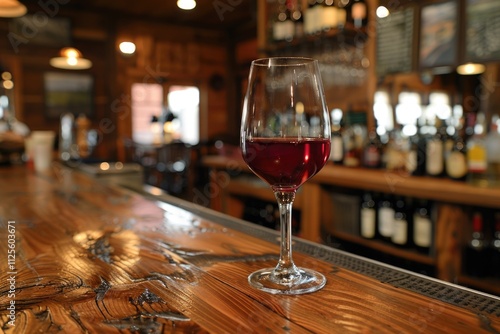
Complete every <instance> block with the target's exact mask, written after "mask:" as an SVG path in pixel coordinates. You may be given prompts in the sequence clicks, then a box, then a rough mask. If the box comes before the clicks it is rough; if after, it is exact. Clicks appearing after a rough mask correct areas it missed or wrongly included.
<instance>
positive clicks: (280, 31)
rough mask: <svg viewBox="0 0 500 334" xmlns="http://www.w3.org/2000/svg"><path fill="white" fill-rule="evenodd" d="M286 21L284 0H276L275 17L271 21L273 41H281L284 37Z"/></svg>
mask: <svg viewBox="0 0 500 334" xmlns="http://www.w3.org/2000/svg"><path fill="white" fill-rule="evenodd" d="M285 21H286V0H278V8H277V12H276V17H275V19H274V22H273V39H274V40H275V41H282V40H283V39H285V37H284V36H285V26H284V22H285Z"/></svg>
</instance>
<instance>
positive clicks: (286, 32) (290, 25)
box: [283, 0, 295, 42]
mask: <svg viewBox="0 0 500 334" xmlns="http://www.w3.org/2000/svg"><path fill="white" fill-rule="evenodd" d="M283 18H284V21H283V39H284V40H285V41H287V42H291V41H292V40H293V38H294V37H295V24H294V21H293V19H292V1H291V0H286V3H285V15H284V16H283Z"/></svg>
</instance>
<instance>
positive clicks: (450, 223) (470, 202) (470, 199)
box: [203, 156, 500, 294]
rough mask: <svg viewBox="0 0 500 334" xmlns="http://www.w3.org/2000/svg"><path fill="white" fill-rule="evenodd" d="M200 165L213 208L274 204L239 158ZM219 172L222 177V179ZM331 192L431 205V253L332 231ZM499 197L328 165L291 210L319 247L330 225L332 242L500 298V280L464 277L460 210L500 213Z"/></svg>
mask: <svg viewBox="0 0 500 334" xmlns="http://www.w3.org/2000/svg"><path fill="white" fill-rule="evenodd" d="M203 164H204V165H205V166H207V167H209V168H210V169H211V170H212V172H211V174H212V176H213V180H214V182H216V183H214V185H213V187H212V188H213V189H216V193H217V194H218V195H217V196H214V197H213V198H212V208H213V209H216V210H219V211H222V212H225V213H228V214H231V215H234V216H236V217H239V218H241V215H240V214H241V212H242V210H243V203H244V198H245V197H246V198H249V197H253V198H258V199H261V200H264V201H269V202H272V203H274V202H275V198H274V195H273V194H272V192H271V191H270V189H269V188H268V187H267V186H266V185H265V184H263V183H262V182H261V181H260V180H258V179H257V177H256V176H254V175H253V174H252V173H251V171H250V170H249V169H248V167H247V166H246V165H245V163H244V162H243V160H242V159H240V158H238V157H231V158H227V157H224V156H208V157H204V158H203ZM218 173H224V174H223V176H222V177H221V174H218ZM217 180H219V181H218V183H217ZM220 180H227V182H226V181H224V182H220ZM332 187H341V188H347V189H357V190H370V191H376V192H383V193H390V194H394V195H404V196H408V197H413V198H425V199H429V200H433V201H434V202H435V203H436V205H437V210H438V213H437V220H436V221H435V224H436V226H435V235H434V249H433V251H432V253H431V254H428V255H427V254H421V253H418V252H416V251H415V250H412V249H403V248H399V247H396V246H393V245H391V244H389V243H385V242H383V241H379V240H368V239H365V238H362V237H360V236H359V235H354V234H351V233H345V232H343V231H340V230H336V229H335V221H332V214H331V210H332V205H331V196H335V193H333V194H332V192H331V191H332ZM499 198H500V188H486V187H477V186H473V185H470V184H467V183H464V182H458V181H452V180H447V179H438V178H431V177H420V176H411V175H406V174H401V173H397V172H390V171H384V170H370V169H365V168H350V167H344V166H336V165H332V164H328V165H326V166H325V167H324V168H323V169H322V170H321V171H320V172H319V173H318V174H317V175H316V176H314V177H313V178H312V179H310V180H309V181H308V182H306V183H305V184H304V185H303V186H302V187H301V189H300V192H299V193H298V195H297V200H296V203H294V208H295V209H298V210H300V212H301V217H302V219H301V220H302V222H303V223H302V230H301V234H300V235H301V237H303V238H305V239H308V240H311V241H315V242H321V230H322V228H323V229H325V225H326V224H328V225H330V226H329V227H328V228H326V230H327V231H328V232H329V233H331V235H332V236H333V237H334V238H338V239H341V240H345V241H347V242H350V243H353V244H359V245H360V246H363V247H367V248H369V249H373V250H375V251H378V252H382V253H385V254H388V255H391V256H394V257H397V258H401V259H405V260H409V261H413V262H415V263H420V264H423V265H427V266H432V267H435V268H436V272H437V277H438V278H440V279H443V280H446V281H450V282H458V283H460V284H463V285H466V286H469V287H471V288H476V289H480V290H483V291H487V292H490V293H495V294H500V289H499V288H498V286H500V280H497V279H493V278H486V279H479V278H473V277H467V276H466V275H464V274H462V270H461V258H462V248H463V245H464V240H465V236H466V233H467V232H466V231H467V230H468V229H469V228H470V226H468V224H469V221H468V220H467V217H466V212H465V211H464V208H465V207H467V206H479V207H489V208H500V201H499V200H498V199H499ZM325 212H326V213H327V214H325ZM332 226H333V227H332Z"/></svg>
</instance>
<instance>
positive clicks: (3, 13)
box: [0, 0, 28, 17]
mask: <svg viewBox="0 0 500 334" xmlns="http://www.w3.org/2000/svg"><path fill="white" fill-rule="evenodd" d="M27 11H28V10H27V9H26V6H25V5H23V4H22V3H20V2H19V1H17V0H0V17H19V16H23V15H24V14H26V12H27Z"/></svg>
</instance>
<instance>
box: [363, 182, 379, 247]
mask: <svg viewBox="0 0 500 334" xmlns="http://www.w3.org/2000/svg"><path fill="white" fill-rule="evenodd" d="M376 232H377V209H376V207H375V201H374V199H373V195H372V194H371V193H370V192H366V193H364V194H363V200H362V202H361V210H360V234H361V236H362V237H363V238H366V239H373V238H375V236H376Z"/></svg>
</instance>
